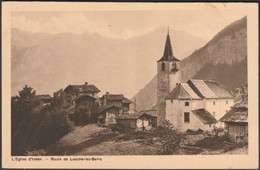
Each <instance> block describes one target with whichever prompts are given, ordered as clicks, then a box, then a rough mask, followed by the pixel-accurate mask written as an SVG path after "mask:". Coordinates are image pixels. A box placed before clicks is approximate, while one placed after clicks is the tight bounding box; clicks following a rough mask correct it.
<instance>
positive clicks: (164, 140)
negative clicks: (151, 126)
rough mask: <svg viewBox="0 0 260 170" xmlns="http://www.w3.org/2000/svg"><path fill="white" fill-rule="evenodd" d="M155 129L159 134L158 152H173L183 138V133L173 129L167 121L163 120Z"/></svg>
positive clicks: (163, 153) (170, 153)
mask: <svg viewBox="0 0 260 170" xmlns="http://www.w3.org/2000/svg"><path fill="white" fill-rule="evenodd" d="M156 131H157V134H158V136H159V138H158V142H159V143H160V144H161V147H160V148H159V151H158V154H161V155H172V154H175V153H176V151H177V149H178V147H179V145H180V143H181V141H182V139H183V134H182V133H181V132H180V131H178V130H177V129H175V128H174V127H173V125H172V124H171V123H170V122H169V121H165V122H164V123H163V124H162V125H160V126H158V127H157V129H156Z"/></svg>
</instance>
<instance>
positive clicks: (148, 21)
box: [11, 7, 246, 41]
mask: <svg viewBox="0 0 260 170" xmlns="http://www.w3.org/2000/svg"><path fill="white" fill-rule="evenodd" d="M244 16H246V11H245V10H242V9H232V10H223V9H218V8H214V7H210V8H206V9H204V10H136V11H133V10H131V11H126V10H124V11H84V12H55V11H54V12H47V11H46V12H44V11H39V12H13V13H12V15H11V27H12V28H18V29H20V30H22V31H27V32H33V33H35V32H45V33H51V34H58V33H64V32H69V33H75V34H82V33H85V32H90V33H98V34H100V35H102V36H105V37H107V38H122V39H128V38H133V37H136V36H139V35H142V34H145V33H148V32H151V31H153V30H155V29H157V28H158V27H161V26H163V27H166V26H169V27H170V29H172V30H181V31H185V32H187V33H189V34H191V35H193V36H196V37H200V38H202V39H204V40H206V41H209V40H210V39H211V38H212V37H213V36H214V35H215V34H216V33H218V32H219V31H220V30H221V29H223V27H225V26H226V25H228V24H230V23H231V22H233V21H235V20H238V19H240V18H242V17H244Z"/></svg>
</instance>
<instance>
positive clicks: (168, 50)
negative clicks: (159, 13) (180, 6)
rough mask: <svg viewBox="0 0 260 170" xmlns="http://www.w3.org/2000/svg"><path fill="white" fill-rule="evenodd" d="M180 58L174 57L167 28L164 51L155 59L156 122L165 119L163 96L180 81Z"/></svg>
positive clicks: (159, 122)
mask: <svg viewBox="0 0 260 170" xmlns="http://www.w3.org/2000/svg"><path fill="white" fill-rule="evenodd" d="M179 70H180V60H178V59H177V58H175V56H174V54H173V51H172V46H171V40H170V35H169V29H168V33H167V37H166V42H165V47H164V53H163V56H162V58H161V59H160V60H158V61H157V112H158V115H157V124H158V125H160V124H162V123H163V122H164V121H165V119H166V101H165V98H166V97H167V96H168V95H169V94H170V93H171V91H172V90H173V89H174V88H175V87H176V85H177V84H178V83H180V82H181V74H180V71H179Z"/></svg>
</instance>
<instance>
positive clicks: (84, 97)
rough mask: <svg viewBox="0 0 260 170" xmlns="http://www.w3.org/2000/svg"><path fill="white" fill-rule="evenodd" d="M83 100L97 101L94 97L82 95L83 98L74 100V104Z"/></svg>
mask: <svg viewBox="0 0 260 170" xmlns="http://www.w3.org/2000/svg"><path fill="white" fill-rule="evenodd" d="M84 99H90V100H97V99H96V98H95V97H93V96H90V95H83V96H79V97H77V98H76V100H75V101H76V102H78V101H80V100H84Z"/></svg>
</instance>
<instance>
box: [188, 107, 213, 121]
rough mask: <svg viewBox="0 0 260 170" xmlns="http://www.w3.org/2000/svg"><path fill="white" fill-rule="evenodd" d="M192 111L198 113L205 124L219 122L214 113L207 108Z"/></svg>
mask: <svg viewBox="0 0 260 170" xmlns="http://www.w3.org/2000/svg"><path fill="white" fill-rule="evenodd" d="M192 113H193V114H194V115H196V116H197V117H198V118H199V119H200V120H201V122H202V123H204V124H213V123H216V122H217V120H216V119H215V117H213V116H212V114H211V113H209V112H208V111H207V110H205V109H197V110H192Z"/></svg>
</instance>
